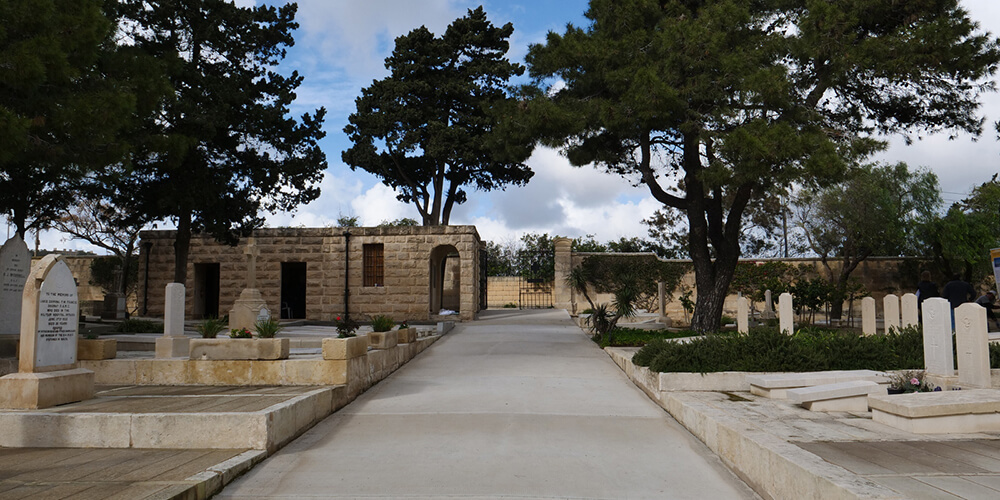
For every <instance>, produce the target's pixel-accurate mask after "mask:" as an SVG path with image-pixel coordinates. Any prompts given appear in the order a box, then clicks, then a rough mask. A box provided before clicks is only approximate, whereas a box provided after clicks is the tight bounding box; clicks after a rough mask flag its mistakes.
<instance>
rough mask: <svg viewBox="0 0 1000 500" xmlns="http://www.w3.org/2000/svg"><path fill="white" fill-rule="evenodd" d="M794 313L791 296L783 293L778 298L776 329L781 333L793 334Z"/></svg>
mask: <svg viewBox="0 0 1000 500" xmlns="http://www.w3.org/2000/svg"><path fill="white" fill-rule="evenodd" d="M794 314H795V312H794V311H793V310H792V294H790V293H788V292H785V293H783V294H781V295H779V296H778V329H779V331H781V332H782V333H785V334H787V335H791V334H793V333H795V324H794V321H795V317H794Z"/></svg>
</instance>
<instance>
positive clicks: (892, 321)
mask: <svg viewBox="0 0 1000 500" xmlns="http://www.w3.org/2000/svg"><path fill="white" fill-rule="evenodd" d="M882 322H883V323H884V325H885V334H886V335H888V334H890V333H892V331H893V330H895V331H896V332H899V297H897V296H895V295H893V294H891V293H890V294H888V295H886V296H885V297H884V298H883V299H882Z"/></svg>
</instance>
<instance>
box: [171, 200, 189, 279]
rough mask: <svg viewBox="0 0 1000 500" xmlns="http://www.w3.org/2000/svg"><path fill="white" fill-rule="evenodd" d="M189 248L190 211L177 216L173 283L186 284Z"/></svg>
mask: <svg viewBox="0 0 1000 500" xmlns="http://www.w3.org/2000/svg"><path fill="white" fill-rule="evenodd" d="M190 249H191V211H190V210H185V211H184V213H183V214H181V215H180V216H179V217H177V238H176V239H175V240H174V283H180V284H182V285H185V286H186V284H187V262H188V252H189V250H190Z"/></svg>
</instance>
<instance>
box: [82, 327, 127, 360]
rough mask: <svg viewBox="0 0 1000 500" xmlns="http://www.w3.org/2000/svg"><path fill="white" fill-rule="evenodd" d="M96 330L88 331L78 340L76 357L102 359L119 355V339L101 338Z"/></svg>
mask: <svg viewBox="0 0 1000 500" xmlns="http://www.w3.org/2000/svg"><path fill="white" fill-rule="evenodd" d="M97 337H98V335H97V334H96V333H94V332H86V333H84V334H83V338H81V339H78V340H77V342H76V359H78V360H81V359H82V360H101V359H114V358H115V357H116V356H117V355H118V341H117V340H115V339H99V338H97Z"/></svg>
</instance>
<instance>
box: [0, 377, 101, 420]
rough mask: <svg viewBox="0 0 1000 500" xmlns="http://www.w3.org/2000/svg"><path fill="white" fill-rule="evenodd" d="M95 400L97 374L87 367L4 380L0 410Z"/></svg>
mask: <svg viewBox="0 0 1000 500" xmlns="http://www.w3.org/2000/svg"><path fill="white" fill-rule="evenodd" d="M93 397H94V372H92V371H90V370H86V369H83V368H74V369H72V370H59V371H54V372H40V373H11V374H10V375H5V376H3V377H0V408H3V409H6V410H37V409H40V408H49V407H52V406H57V405H62V404H66V403H75V402H77V401H83V400H85V399H90V398H93Z"/></svg>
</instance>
